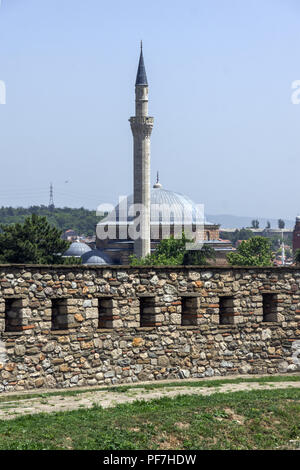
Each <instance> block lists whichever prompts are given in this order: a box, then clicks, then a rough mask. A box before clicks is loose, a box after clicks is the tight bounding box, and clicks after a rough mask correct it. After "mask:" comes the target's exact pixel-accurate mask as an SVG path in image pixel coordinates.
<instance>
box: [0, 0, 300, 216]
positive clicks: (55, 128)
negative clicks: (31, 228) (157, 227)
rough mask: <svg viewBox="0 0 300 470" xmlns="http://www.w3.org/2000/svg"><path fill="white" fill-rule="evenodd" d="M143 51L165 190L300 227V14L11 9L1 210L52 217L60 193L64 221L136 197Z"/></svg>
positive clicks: (285, 7)
mask: <svg viewBox="0 0 300 470" xmlns="http://www.w3.org/2000/svg"><path fill="white" fill-rule="evenodd" d="M140 40H143V50H144V59H145V66H146V71H147V76H148V83H149V100H150V101H149V111H150V115H151V116H154V119H155V123H154V129H153V133H152V138H151V180H152V181H153V183H154V182H155V176H156V172H157V171H159V173H160V181H161V183H162V185H163V187H164V188H165V189H169V190H172V191H176V192H179V193H182V194H186V195H187V196H189V197H190V198H191V199H193V200H194V201H195V203H197V204H204V206H205V212H206V213H209V214H233V215H243V216H251V217H252V216H253V217H269V218H279V217H281V218H290V219H294V218H295V216H296V215H297V214H298V213H300V198H299V197H298V191H299V190H300V188H299V183H298V181H299V175H300V158H299V157H300V104H298V105H297V104H293V103H292V100H291V97H292V93H293V91H292V84H293V83H294V82H295V81H297V80H300V57H299V56H300V48H299V44H300V3H299V0H247V1H246V0H244V1H241V0H185V1H179V0H163V1H162V0H152V1H151V2H141V1H140V0H139V1H137V0H128V1H126V2H124V0H110V1H109V2H103V1H101V0H85V1H79V0H43V1H41V0H26V2H25V1H24V0H2V2H1V6H0V81H1V83H2V84H3V83H4V84H5V89H6V104H0V159H1V167H0V206H2V205H3V206H8V205H12V206H15V207H16V206H24V207H28V206H30V205H33V204H36V205H40V204H45V205H48V203H49V188H50V183H53V188H54V203H55V205H56V206H58V207H64V206H69V207H86V208H89V209H96V208H97V206H98V205H99V204H102V203H108V204H115V203H116V202H118V198H119V196H123V195H126V194H130V193H131V192H132V187H133V141H132V134H131V130H130V125H129V122H128V119H129V118H130V116H133V115H134V99H135V97H134V83H135V77H136V72H137V66H138V59H139V48H140ZM299 96H300V93H299Z"/></svg>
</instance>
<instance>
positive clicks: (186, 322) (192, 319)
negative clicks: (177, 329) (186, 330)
mask: <svg viewBox="0 0 300 470" xmlns="http://www.w3.org/2000/svg"><path fill="white" fill-rule="evenodd" d="M199 301H200V299H199V297H181V325H182V326H191V325H197V319H198V311H199Z"/></svg>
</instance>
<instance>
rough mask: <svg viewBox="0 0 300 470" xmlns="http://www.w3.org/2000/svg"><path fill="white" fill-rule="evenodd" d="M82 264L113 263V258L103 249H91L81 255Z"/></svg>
mask: <svg viewBox="0 0 300 470" xmlns="http://www.w3.org/2000/svg"><path fill="white" fill-rule="evenodd" d="M81 260H82V264H85V265H102V266H103V265H107V264H113V262H112V260H111V259H110V257H109V256H108V255H106V254H105V253H103V251H101V250H97V249H96V250H91V251H89V252H87V253H84V254H83V255H82V257H81Z"/></svg>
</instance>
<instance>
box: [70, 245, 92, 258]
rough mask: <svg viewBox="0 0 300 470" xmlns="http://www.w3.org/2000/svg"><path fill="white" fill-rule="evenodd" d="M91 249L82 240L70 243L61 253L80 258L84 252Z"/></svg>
mask: <svg viewBox="0 0 300 470" xmlns="http://www.w3.org/2000/svg"><path fill="white" fill-rule="evenodd" d="M89 251H92V249H91V248H90V247H89V246H88V245H87V244H86V243H82V242H74V243H72V244H71V245H70V247H69V248H68V249H67V251H66V252H65V253H64V254H63V256H64V257H69V256H74V257H76V258H80V257H81V256H82V255H83V254H84V253H87V252H89Z"/></svg>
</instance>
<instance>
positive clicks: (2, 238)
mask: <svg viewBox="0 0 300 470" xmlns="http://www.w3.org/2000/svg"><path fill="white" fill-rule="evenodd" d="M0 227H1V231H2V232H1V233H0V262H1V263H30V264H58V263H63V258H62V257H61V255H62V254H63V253H64V252H65V251H66V250H67V248H68V247H69V242H66V241H65V240H62V239H61V234H62V232H61V231H60V230H58V229H57V228H56V227H53V226H51V225H50V224H49V222H48V221H47V218H46V217H40V216H38V215H36V214H32V215H31V216H30V217H27V218H26V219H25V221H24V223H22V224H21V223H16V224H12V225H1V226H0Z"/></svg>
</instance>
